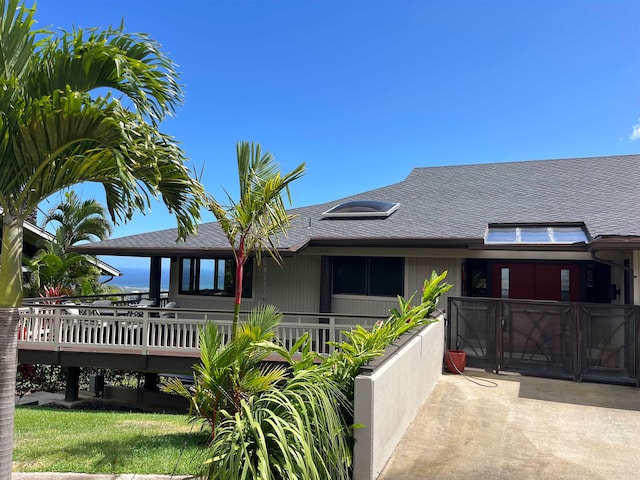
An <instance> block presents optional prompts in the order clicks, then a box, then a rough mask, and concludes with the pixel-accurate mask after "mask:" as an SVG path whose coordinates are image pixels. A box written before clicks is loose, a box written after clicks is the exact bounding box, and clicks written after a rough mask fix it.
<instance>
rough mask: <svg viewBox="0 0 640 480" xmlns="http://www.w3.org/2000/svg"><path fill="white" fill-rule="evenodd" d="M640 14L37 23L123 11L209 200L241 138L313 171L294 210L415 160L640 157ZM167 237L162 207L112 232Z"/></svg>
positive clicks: (80, 4)
mask: <svg viewBox="0 0 640 480" xmlns="http://www.w3.org/2000/svg"><path fill="white" fill-rule="evenodd" d="M639 18H640V2H639V1H637V0H634V1H617V0H602V1H589V0H580V1H571V0H562V1H560V0H558V1H543V0H528V1H516V0H511V1H507V0H500V1H499V0H474V1H457V0H443V1H419V0H416V1H403V0H393V1H391V0H389V1H375V2H374V1H356V0H353V1H329V0H325V1H302V0H297V1H269V0H262V1H224V2H223V1H202V0H201V1H198V2H196V1H189V0H183V1H182V2H176V1H175V0H171V1H167V0H135V1H132V0H109V1H108V2H103V1H96V0H40V1H39V2H38V4H37V13H36V19H37V20H38V22H39V26H43V27H44V26H50V27H55V28H57V27H61V28H65V29H70V28H71V27H72V26H76V27H107V26H109V25H118V24H119V23H120V22H121V20H122V19H124V22H125V26H126V29H127V30H128V31H131V32H146V33H148V34H149V35H150V36H151V37H152V38H154V39H155V40H157V41H158V42H160V43H161V44H162V45H163V50H164V51H165V52H167V53H168V54H169V55H170V57H171V58H172V59H173V60H174V61H175V62H176V63H178V64H179V70H180V71H181V73H182V76H181V83H182V84H183V85H184V90H185V103H184V105H183V106H181V107H180V108H179V110H178V112H177V115H176V116H175V117H174V118H171V119H169V120H167V121H166V122H164V123H163V126H162V129H163V130H164V131H165V132H166V133H169V134H171V135H173V136H174V137H176V139H177V140H179V141H180V142H181V143H182V147H183V148H184V150H185V151H186V154H187V155H188V157H189V158H190V162H191V164H192V166H193V167H194V168H195V169H196V170H197V171H200V170H201V169H204V178H203V183H204V184H205V187H206V188H207V190H208V191H209V192H210V193H211V194H213V195H215V196H218V197H219V198H223V197H222V195H223V193H222V192H223V191H222V188H225V189H227V190H229V191H230V192H234V191H235V188H236V183H237V180H236V163H235V144H236V142H237V141H239V140H252V141H256V142H259V143H261V144H262V146H263V148H264V149H266V150H268V151H270V152H272V153H273V154H274V155H275V157H276V159H277V160H278V162H279V163H280V165H281V168H282V170H287V171H288V170H290V169H292V168H294V167H295V166H296V165H298V164H299V163H301V162H306V163H307V174H306V176H305V177H304V178H302V179H300V180H298V181H297V182H295V183H294V184H293V185H292V196H293V206H303V205H309V204H314V203H320V202H325V201H330V200H334V199H338V198H341V197H344V196H347V195H350V194H354V193H358V192H362V191H366V190H370V189H374V188H378V187H381V186H384V185H388V184H390V183H393V182H397V181H400V180H402V179H404V178H405V177H406V176H407V175H408V174H409V172H410V171H411V169H412V168H413V167H417V166H430V165H451V164H468V163H486V162H504V161H518V160H532V159H546V158H563V157H582V156H598V155H617V154H628V153H637V152H638V151H639V150H640V126H638V125H640V95H639V91H640V88H639V87H640V75H639V73H640V48H639V47H638V45H640V29H638V19H639ZM634 128H635V129H636V130H635V132H636V133H635V136H634ZM636 136H637V137H638V140H636V139H635V137H636ZM76 190H77V191H78V192H79V193H81V194H82V195H83V197H85V198H86V197H89V196H93V197H96V198H100V194H99V192H98V191H97V190H96V189H94V188H91V187H89V186H83V187H79V188H77V189H76ZM43 207H44V208H46V206H43ZM211 219H212V216H211V215H207V214H205V215H204V220H205V221H210V220H211ZM173 227H175V220H174V219H173V218H172V217H170V216H169V215H168V214H167V213H166V210H165V209H164V208H163V207H162V205H161V204H159V203H158V204H154V205H153V208H152V211H151V212H150V213H148V214H147V215H146V216H142V215H138V216H136V217H135V220H134V221H133V222H131V223H129V224H128V225H125V226H118V227H116V230H115V234H114V236H124V235H130V234H135V233H141V232H147V231H152V230H159V229H163V228H173ZM116 266H117V265H116Z"/></svg>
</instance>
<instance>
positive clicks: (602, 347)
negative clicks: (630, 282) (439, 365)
mask: <svg viewBox="0 0 640 480" xmlns="http://www.w3.org/2000/svg"><path fill="white" fill-rule="evenodd" d="M639 325H640V307H638V306H631V305H605V304H592V303H576V302H550V301H537V300H508V299H495V298H475V297H473V298H472V297H451V298H449V307H448V326H447V334H448V341H447V346H448V348H450V349H456V350H464V351H465V352H466V353H467V363H468V364H469V365H470V366H479V367H485V368H487V367H490V368H492V369H495V370H496V371H500V370H508V371H516V372H520V373H523V374H529V375H538V376H544V377H551V378H563V379H568V380H574V381H583V380H584V381H596V382H607V383H619V384H633V385H636V386H639V385H640V380H639V375H638V372H639V371H640V365H639V359H640V356H639V355H638V352H639V350H640V338H639V335H638V332H639V331H640V327H639Z"/></svg>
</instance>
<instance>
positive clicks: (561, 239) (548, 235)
mask: <svg viewBox="0 0 640 480" xmlns="http://www.w3.org/2000/svg"><path fill="white" fill-rule="evenodd" d="M588 242H589V235H588V233H587V230H586V227H585V226H584V225H489V226H488V227H487V232H486V233H485V236H484V243H485V244H488V245H500V244H554V245H570V244H572V243H588Z"/></svg>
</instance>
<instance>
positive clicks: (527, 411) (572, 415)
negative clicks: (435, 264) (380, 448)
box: [378, 370, 640, 480]
mask: <svg viewBox="0 0 640 480" xmlns="http://www.w3.org/2000/svg"><path fill="white" fill-rule="evenodd" d="M465 374H468V375H469V376H472V377H470V378H469V379H467V378H465V377H462V376H460V375H449V374H443V376H442V377H441V379H440V380H439V381H438V384H437V385H436V387H435V389H434V391H433V392H432V393H431V395H430V396H429V398H428V399H427V401H426V402H425V403H424V404H423V405H422V407H421V409H420V412H419V413H418V415H417V417H416V419H415V420H414V422H413V423H412V424H411V426H410V427H409V429H408V430H407V432H406V434H405V435H404V437H403V439H402V441H401V442H400V444H399V445H398V448H396V450H395V453H394V454H393V456H392V458H391V459H390V460H389V462H388V463H387V465H386V467H385V469H384V470H383V472H382V474H381V475H380V476H379V477H378V478H379V480H417V479H437V480H446V479H456V480H482V479H518V480H525V479H536V480H539V479H547V478H549V479H576V480H577V479H581V480H582V479H589V480H599V479H603V480H604V479H607V480H613V479H615V480H626V479H629V480H630V479H634V480H635V479H638V478H640V389H638V388H633V387H622V386H613V385H600V384H592V383H591V384H590V383H573V382H568V381H562V380H550V379H543V378H533V377H522V376H519V375H504V374H501V375H494V374H491V373H485V372H479V371H469V370H467V371H465ZM469 380H474V381H476V382H478V383H481V384H483V385H491V384H490V383H489V382H494V383H495V384H496V385H497V386H486V387H484V386H479V385H477V384H476V383H472V382H471V381H469Z"/></svg>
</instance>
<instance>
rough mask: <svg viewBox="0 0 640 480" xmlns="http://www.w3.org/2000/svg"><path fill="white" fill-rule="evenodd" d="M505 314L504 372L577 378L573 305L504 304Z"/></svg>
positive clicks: (503, 324)
mask: <svg viewBox="0 0 640 480" xmlns="http://www.w3.org/2000/svg"><path fill="white" fill-rule="evenodd" d="M501 310H502V344H503V347H502V357H501V359H500V360H501V362H500V363H501V368H502V369H504V370H517V371H522V372H527V373H530V374H534V375H544V376H548V377H553V378H568V379H572V380H574V379H575V378H576V369H575V365H576V361H575V360H576V355H575V352H576V348H575V338H576V336H575V322H574V318H575V316H574V309H573V307H572V304H570V303H562V302H539V301H527V302H521V301H516V300H509V301H506V300H503V301H501Z"/></svg>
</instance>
